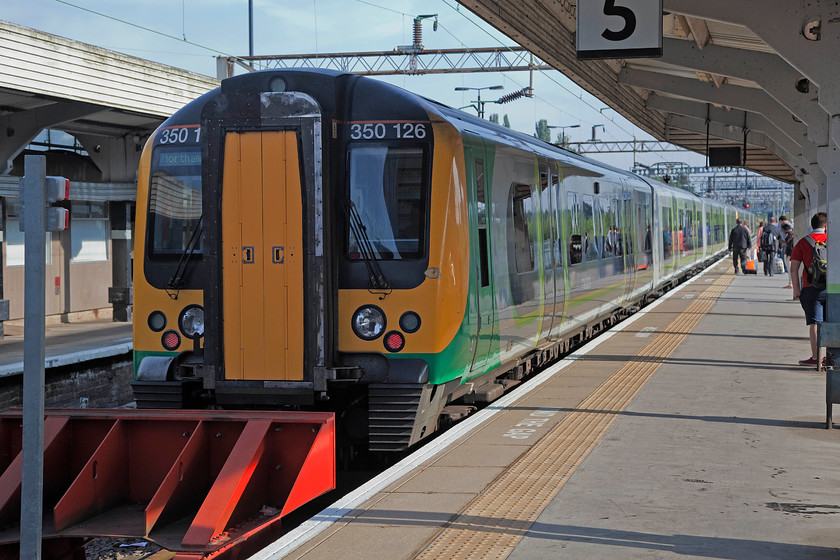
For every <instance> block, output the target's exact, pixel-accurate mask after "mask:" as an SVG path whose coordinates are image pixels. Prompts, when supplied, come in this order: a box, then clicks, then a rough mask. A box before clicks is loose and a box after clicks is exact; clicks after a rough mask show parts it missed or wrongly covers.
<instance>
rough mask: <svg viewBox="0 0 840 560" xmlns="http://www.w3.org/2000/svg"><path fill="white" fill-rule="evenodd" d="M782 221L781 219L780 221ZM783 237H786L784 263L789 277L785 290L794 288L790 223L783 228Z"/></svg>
mask: <svg viewBox="0 0 840 560" xmlns="http://www.w3.org/2000/svg"><path fill="white" fill-rule="evenodd" d="M779 220H780V221H781V218H780V219H779ZM781 229H782V235H784V239H782V251H781V255H782V262H783V263H784V264H785V274H787V275H788V283H787V286H785V288H793V284H792V283H791V280H790V264H789V263H790V255H791V254H792V253H793V227H792V226H791V225H790V222H785V223H783V224H782V226H781Z"/></svg>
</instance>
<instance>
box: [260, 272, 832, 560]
mask: <svg viewBox="0 0 840 560" xmlns="http://www.w3.org/2000/svg"><path fill="white" fill-rule="evenodd" d="M786 280H787V279H786V277H784V276H775V277H772V278H768V277H765V276H763V275H759V276H742V275H737V276H736V275H733V274H732V266H731V263H730V261H729V260H728V259H727V260H726V261H723V262H721V263H719V264H718V265H717V266H715V267H713V268H711V269H709V270H708V271H707V272H706V273H704V274H703V275H700V276H697V277H695V278H694V279H692V281H690V282H689V283H686V284H684V285H682V286H681V287H680V288H678V289H677V290H674V291H672V292H670V293H669V294H668V295H667V296H666V297H664V298H661V299H660V300H658V301H657V302H655V303H654V304H652V305H650V306H648V307H646V308H645V309H644V310H643V312H642V313H639V314H637V315H635V316H634V317H633V318H631V319H629V320H628V321H625V322H624V323H622V324H621V325H619V326H618V328H617V329H614V330H613V331H610V332H609V333H607V334H605V335H603V336H601V337H599V338H598V339H596V340H595V341H593V342H591V343H590V344H589V345H587V346H586V347H584V348H582V349H581V350H580V351H578V352H577V353H576V354H575V355H573V356H570V357H569V358H567V359H565V360H563V361H562V362H561V363H559V364H557V365H555V366H553V367H552V368H551V369H550V370H549V371H548V372H547V373H546V374H544V375H542V376H540V377H538V378H536V379H534V380H532V381H530V382H528V383H526V384H524V385H523V386H522V387H521V388H518V390H517V391H515V392H513V393H511V394H509V395H506V396H505V397H503V398H502V399H501V400H500V401H497V402H496V403H494V404H493V405H492V406H490V407H488V408H487V409H485V410H483V411H482V412H480V413H479V414H477V415H474V416H473V417H471V418H469V419H468V420H466V421H465V422H463V423H461V424H459V425H458V426H456V427H455V428H453V430H450V431H449V432H447V433H446V434H444V435H443V436H441V437H439V438H438V439H437V440H435V441H434V442H432V443H430V444H429V445H428V446H426V447H424V448H423V449H422V450H421V451H420V452H418V453H417V454H415V455H412V456H410V457H408V458H407V459H405V460H404V461H402V462H401V463H399V464H397V465H396V466H395V467H393V468H392V469H390V470H389V471H386V472H385V473H383V474H382V475H380V476H379V477H377V478H376V479H374V480H372V481H371V482H370V483H368V484H367V485H366V486H364V487H362V488H360V489H359V490H358V491H356V492H354V493H353V494H350V495H348V496H346V497H345V498H343V499H342V500H340V501H339V502H337V503H336V504H334V505H333V506H332V507H330V508H328V509H326V510H324V511H323V512H321V513H320V514H318V515H317V516H315V518H313V519H312V520H311V521H308V522H306V523H305V524H304V525H302V526H301V527H299V528H297V529H295V530H294V531H292V532H290V533H289V534H288V535H286V536H285V537H284V538H283V539H281V540H280V541H277V542H276V543H274V544H273V545H272V546H270V547H269V548H267V549H265V550H263V551H262V552H260V553H259V554H258V555H256V556H254V558H259V559H269V558H272V559H274V558H289V559H321V558H365V559H366V560H376V559H389V560H393V559H402V558H406V559H408V558H412V559H413V558H447V559H455V558H512V559H520V560H522V559H544V558H561V557H562V558H599V559H613V558H615V559H619V558H620V559H623V560H624V559H628V558H646V559H649V558H657V559H659V558H680V559H686V558H716V559H739V560H741V559H746V558H761V559H768V558H779V559H791V558H838V557H840V548H838V547H840V533H838V531H837V524H838V518H836V517H834V515H836V514H840V484H838V481H840V460H838V456H840V453H838V452H840V431H838V430H836V429H833V430H826V429H825V381H824V374H822V373H820V372H817V371H816V370H814V369H809V368H805V367H801V366H798V365H797V361H798V360H799V359H802V358H806V357H807V356H808V354H809V346H808V339H807V330H806V326H805V322H804V316H803V314H802V310H801V308H800V307H799V304H798V302H796V301H793V300H791V290H789V289H784V285H785V284H786Z"/></svg>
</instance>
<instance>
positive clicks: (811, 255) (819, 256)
mask: <svg viewBox="0 0 840 560" xmlns="http://www.w3.org/2000/svg"><path fill="white" fill-rule="evenodd" d="M827 224H828V215H827V214H826V213H825V212H817V213H816V214H814V216H813V217H812V218H811V230H812V231H811V233H810V234H808V235H806V236H805V237H803V238H802V239H800V240H799V243H797V244H796V245H795V246H794V248H793V253H792V254H791V256H790V277H791V282H793V297H794V299H797V298H798V299H799V304H800V305H801V306H802V309H803V311H805V324H806V325H808V329H809V330H808V336H809V338H810V340H811V357H810V358H808V359H807V360H799V365H801V366H818V365H819V364H818V363H817V356H818V355H819V349H818V348H817V323H822V322H823V316H824V311H825V299H826V285H827V284H826V277H825V274H826V268H827V258H828V249H827V248H826V243H827V240H828V234H827V233H826V225H827Z"/></svg>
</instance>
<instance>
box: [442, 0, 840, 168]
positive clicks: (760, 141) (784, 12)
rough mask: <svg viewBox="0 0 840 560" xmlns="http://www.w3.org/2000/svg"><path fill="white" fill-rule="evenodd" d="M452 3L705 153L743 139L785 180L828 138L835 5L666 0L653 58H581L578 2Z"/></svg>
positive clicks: (750, 154) (838, 20)
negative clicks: (660, 39) (577, 42)
mask: <svg viewBox="0 0 840 560" xmlns="http://www.w3.org/2000/svg"><path fill="white" fill-rule="evenodd" d="M459 2H460V3H461V4H463V5H464V6H466V7H467V8H468V9H470V10H471V11H473V12H474V13H475V14H477V15H478V16H480V17H481V18H482V19H484V20H485V21H487V22H488V23H489V24H491V25H493V26H494V27H496V28H497V29H498V30H500V31H502V32H503V33H505V34H506V35H508V36H509V37H511V38H512V39H513V40H515V41H516V42H518V43H519V44H521V45H522V46H523V47H525V48H527V49H529V50H531V51H532V52H533V53H534V54H535V55H537V56H538V57H539V58H540V59H542V60H543V61H545V62H546V63H548V64H550V65H551V66H553V67H554V68H556V69H557V70H559V71H561V72H563V73H564V74H566V75H567V76H569V77H570V78H571V79H572V80H574V81H575V82H576V83H577V84H578V85H580V86H581V87H582V88H584V89H585V90H587V91H589V92H590V93H592V94H593V95H595V96H596V97H598V98H599V99H601V100H602V101H604V102H605V103H606V104H608V105H609V106H610V107H612V108H613V109H614V110H616V111H617V112H619V113H621V114H622V115H623V116H625V117H626V118H628V119H629V120H630V121H631V122H633V123H634V124H635V125H637V126H639V127H640V128H642V129H643V130H645V131H646V132H648V133H650V134H651V135H653V136H654V137H655V138H657V139H659V140H665V141H668V142H671V143H673V144H676V145H678V146H682V147H685V148H688V149H690V150H694V151H696V152H700V153H706V147H707V145H708V146H711V147H724V146H731V147H735V146H737V147H741V146H743V144H744V137H745V135H746V144H747V150H746V152H747V153H746V167H747V168H748V169H750V170H753V171H756V172H758V173H762V174H765V175H768V176H771V177H774V178H777V179H780V180H783V181H788V182H794V181H797V180H798V179H801V177H802V175H803V174H808V173H809V172H810V171H811V170H812V166H813V165H815V164H816V162H817V150H818V148H820V147H824V146H826V145H830V139H829V128H830V120H831V119H830V117H829V116H830V115H833V114H836V113H837V111H835V110H834V108H833V105H834V104H835V103H836V101H835V99H834V98H836V96H837V94H838V91H837V87H836V86H837V84H838V81H837V78H836V76H837V75H838V74H840V72H837V54H838V53H840V47H838V41H837V36H838V31H840V17H838V16H840V13H833V12H837V11H838V10H837V5H836V2H827V1H822V0H815V1H814V2H810V3H799V2H789V1H785V0H763V1H760V2H759V1H743V2H732V1H731V0H704V1H703V2H698V1H696V0H664V10H665V11H664V12H663V53H664V55H663V56H662V57H661V58H632V59H610V60H586V61H582V60H578V59H577V56H576V51H575V23H576V22H575V17H576V11H577V2H576V0H556V1H552V2H544V1H542V0H459ZM617 4H618V3H617ZM800 4H810V5H809V6H806V7H802V6H800ZM829 4H831V5H833V8H832V6H830V5H829ZM832 10H833V11H832ZM806 12H807V13H806ZM832 14H833V15H832ZM820 24H822V25H821V26H820ZM820 39H822V40H820ZM832 48H833V49H834V51H833V52H834V54H833V55H832V54H831V52H832ZM817 60H822V62H821V64H822V68H820V63H816V61H817ZM831 68H833V69H834V70H833V71H831ZM832 72H833V75H832ZM818 84H819V87H818ZM829 93H830V96H829V95H828V94H829ZM707 139H708V140H707ZM707 141H708V144H707ZM834 141H835V142H836V141H837V139H836V138H835V140H834Z"/></svg>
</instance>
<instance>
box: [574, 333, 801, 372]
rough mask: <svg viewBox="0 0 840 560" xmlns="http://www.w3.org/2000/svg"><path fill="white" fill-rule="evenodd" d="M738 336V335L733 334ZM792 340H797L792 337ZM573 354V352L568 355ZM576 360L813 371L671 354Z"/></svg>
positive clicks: (612, 355)
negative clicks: (664, 355)
mask: <svg viewBox="0 0 840 560" xmlns="http://www.w3.org/2000/svg"><path fill="white" fill-rule="evenodd" d="M733 336H738V335H733ZM794 340H799V339H798V338H797V339H794ZM571 356H574V353H572V354H571V355H570V357H571ZM577 360H578V361H581V362H620V363H624V362H630V361H633V362H645V363H650V362H655V363H660V364H680V365H685V366H710V367H720V366H724V367H738V368H744V369H759V370H762V371H767V370H778V371H802V372H814V371H815V370H814V368H813V367H806V366H800V365H799V364H787V363H775V364H774V363H772V362H765V363H756V362H755V361H738V360H712V359H708V358H674V357H673V356H669V357H664V358H663V357H658V356H630V355H620V354H600V355H593V354H587V355H585V356H579V357H577Z"/></svg>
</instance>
